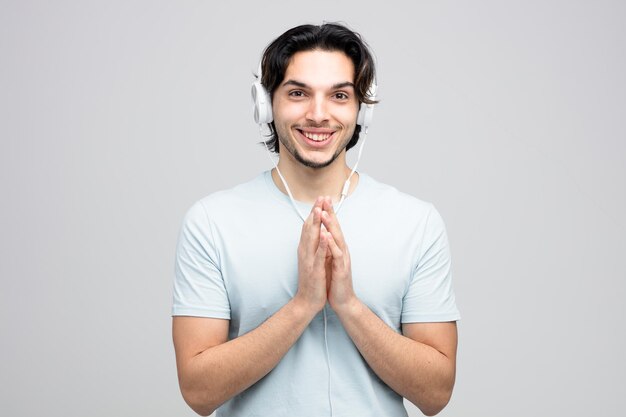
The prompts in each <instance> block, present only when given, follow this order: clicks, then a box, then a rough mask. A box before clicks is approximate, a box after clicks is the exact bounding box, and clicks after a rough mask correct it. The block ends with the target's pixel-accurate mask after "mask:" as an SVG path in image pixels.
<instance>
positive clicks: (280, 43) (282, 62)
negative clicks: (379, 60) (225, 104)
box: [261, 23, 377, 153]
mask: <svg viewBox="0 0 626 417" xmlns="http://www.w3.org/2000/svg"><path fill="white" fill-rule="evenodd" d="M314 49H320V50H323V51H341V52H343V53H345V54H346V55H347V56H348V57H349V58H350V59H351V60H352V63H353V64H354V73H355V74H354V89H355V94H356V96H357V99H358V100H359V105H361V103H366V104H374V103H376V102H377V101H376V100H373V99H372V98H370V97H369V96H368V89H369V87H370V85H371V84H372V83H373V82H374V80H375V68H374V59H373V58H372V55H371V53H370V51H369V48H368V46H367V44H366V43H365V41H363V39H361V35H359V34H358V33H356V32H354V31H352V30H350V29H348V28H347V27H345V26H343V25H341V24H338V23H324V24H322V25H319V26H316V25H301V26H296V27H295V28H292V29H289V30H288V31H286V32H285V33H283V34H282V35H280V36H279V37H278V38H276V39H275V40H274V41H273V42H272V43H271V44H269V46H268V47H267V48H266V49H265V52H263V58H262V60H261V73H262V78H261V84H263V87H265V89H266V90H267V91H268V92H269V94H270V97H272V98H273V97H274V92H275V91H276V89H277V88H278V87H279V86H280V83H282V82H283V80H284V78H285V72H286V70H287V66H288V65H289V62H290V60H291V57H292V56H293V55H295V54H296V53H297V52H302V51H310V50H314ZM269 129H270V134H269V136H268V137H269V139H268V140H267V141H266V143H267V146H268V147H269V149H271V150H272V151H273V152H275V153H278V152H279V147H278V137H277V134H276V128H275V126H274V122H272V123H270V124H269ZM360 133H361V126H360V125H357V126H356V127H355V129H354V134H353V135H352V138H351V139H350V141H349V142H348V145H347V146H346V150H348V149H350V148H352V147H353V146H354V145H356V143H357V142H358V140H359V134H360Z"/></svg>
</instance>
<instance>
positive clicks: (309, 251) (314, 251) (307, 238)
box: [294, 197, 330, 313]
mask: <svg viewBox="0 0 626 417" xmlns="http://www.w3.org/2000/svg"><path fill="white" fill-rule="evenodd" d="M323 202H324V199H323V198H322V197H318V198H317V200H316V201H315V204H314V205H313V208H312V209H311V213H310V214H309V217H307V219H306V221H305V222H304V224H303V225H302V233H301V235H300V243H299V244H298V292H297V293H296V296H295V297H294V298H297V299H299V300H301V301H303V302H304V303H305V305H306V306H307V307H309V308H311V309H312V310H313V311H314V312H316V313H317V312H318V311H320V310H321V309H322V308H324V305H326V300H327V293H328V289H327V277H326V263H327V261H326V258H327V254H328V257H330V254H329V249H328V238H327V236H326V235H325V234H324V235H322V234H321V233H320V232H321V227H322V204H323Z"/></svg>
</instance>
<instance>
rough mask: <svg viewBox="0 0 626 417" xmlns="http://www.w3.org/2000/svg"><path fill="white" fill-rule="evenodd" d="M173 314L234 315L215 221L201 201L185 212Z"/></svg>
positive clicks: (176, 272) (177, 262) (225, 317)
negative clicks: (216, 243)
mask: <svg viewBox="0 0 626 417" xmlns="http://www.w3.org/2000/svg"><path fill="white" fill-rule="evenodd" d="M174 271H175V276H174V300H173V304H172V315H173V316H196V317H212V318H220V319H230V303H229V301H228V294H227V292H226V287H225V285H224V280H223V277H222V273H221V271H220V268H219V254H218V251H217V250H216V247H215V241H214V238H213V233H212V228H211V223H210V221H209V217H208V215H207V212H206V210H205V207H204V206H203V204H202V202H201V201H199V202H197V203H196V204H194V205H193V206H192V207H191V208H190V209H189V211H188V212H187V214H186V215H185V218H184V221H183V225H182V228H181V230H180V234H179V237H178V244H177V246H176V258H175V264H174Z"/></svg>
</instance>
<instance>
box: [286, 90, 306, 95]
mask: <svg viewBox="0 0 626 417" xmlns="http://www.w3.org/2000/svg"><path fill="white" fill-rule="evenodd" d="M289 96H290V97H304V92H303V91H302V90H291V91H290V92H289Z"/></svg>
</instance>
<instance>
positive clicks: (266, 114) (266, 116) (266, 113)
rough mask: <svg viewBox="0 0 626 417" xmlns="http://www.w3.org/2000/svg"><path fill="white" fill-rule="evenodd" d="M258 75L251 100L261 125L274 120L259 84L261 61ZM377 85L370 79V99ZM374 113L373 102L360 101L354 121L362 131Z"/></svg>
mask: <svg viewBox="0 0 626 417" xmlns="http://www.w3.org/2000/svg"><path fill="white" fill-rule="evenodd" d="M258 73H259V75H258V76H257V79H256V80H255V81H254V82H253V83H252V102H253V103H254V121H255V122H256V123H257V124H259V125H261V124H264V123H271V122H272V121H273V120H274V116H273V115H272V99H271V98H270V94H269V92H268V91H267V90H266V89H265V87H263V84H261V80H262V79H263V76H262V73H261V63H259V71H258ZM377 88H378V86H377V85H376V81H375V80H374V81H372V84H370V86H369V88H368V89H367V95H368V97H369V98H370V99H372V100H376V90H377ZM373 114H374V104H366V103H360V108H359V114H358V116H357V118H356V123H357V124H358V125H360V126H361V129H362V131H364V132H366V131H367V129H368V128H369V127H370V125H371V124H372V115H373Z"/></svg>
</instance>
